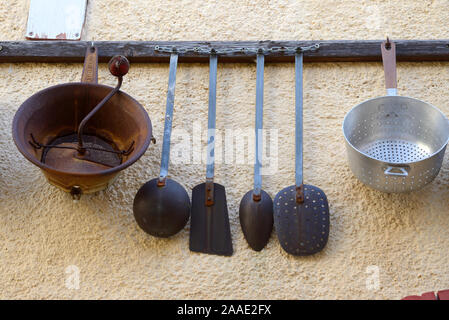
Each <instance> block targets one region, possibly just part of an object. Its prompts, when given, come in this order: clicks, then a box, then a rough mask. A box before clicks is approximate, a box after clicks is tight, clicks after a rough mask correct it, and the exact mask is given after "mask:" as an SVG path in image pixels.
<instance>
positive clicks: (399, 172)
mask: <svg viewBox="0 0 449 320" xmlns="http://www.w3.org/2000/svg"><path fill="white" fill-rule="evenodd" d="M407 169H408V167H397V166H388V167H387V169H385V171H384V174H385V175H387V176H399V177H407V176H408V171H407Z"/></svg>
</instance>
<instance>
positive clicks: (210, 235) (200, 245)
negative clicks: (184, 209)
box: [190, 52, 233, 256]
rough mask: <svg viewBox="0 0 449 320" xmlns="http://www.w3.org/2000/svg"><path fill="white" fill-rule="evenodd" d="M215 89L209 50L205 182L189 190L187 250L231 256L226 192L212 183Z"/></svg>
mask: <svg viewBox="0 0 449 320" xmlns="http://www.w3.org/2000/svg"><path fill="white" fill-rule="evenodd" d="M216 89H217V55H216V54H215V53H214V52H212V53H211V56H210V65H209V115H208V134H207V136H208V139H207V168H206V183H202V184H200V185H197V186H195V187H194V188H193V190H192V211H191V218H190V250H191V251H196V252H203V253H209V254H217V255H224V256H230V255H232V252H233V250H232V240H231V230H230V226H229V217H228V206H227V203H226V191H225V187H224V186H222V185H220V184H218V183H214V160H215V109H216Z"/></svg>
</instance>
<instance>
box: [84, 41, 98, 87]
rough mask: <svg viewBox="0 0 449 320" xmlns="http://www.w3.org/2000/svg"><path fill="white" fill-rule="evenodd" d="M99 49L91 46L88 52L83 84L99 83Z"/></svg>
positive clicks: (85, 59) (85, 60)
mask: <svg viewBox="0 0 449 320" xmlns="http://www.w3.org/2000/svg"><path fill="white" fill-rule="evenodd" d="M97 51H98V50H97V48H96V47H94V46H91V47H89V48H87V50H86V56H85V58H84V67H83V74H82V76H81V82H88V83H98V53H97Z"/></svg>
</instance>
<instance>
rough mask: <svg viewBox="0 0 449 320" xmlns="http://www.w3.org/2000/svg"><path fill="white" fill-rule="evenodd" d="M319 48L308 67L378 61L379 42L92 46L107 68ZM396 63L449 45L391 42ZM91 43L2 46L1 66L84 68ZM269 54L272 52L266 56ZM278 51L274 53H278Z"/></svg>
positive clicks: (436, 57)
mask: <svg viewBox="0 0 449 320" xmlns="http://www.w3.org/2000/svg"><path fill="white" fill-rule="evenodd" d="M317 43H318V44H319V45H320V48H319V49H318V50H316V51H307V52H305V53H304V60H305V61H306V62H336V61H351V62H361V61H381V52H380V43H381V41H380V40H360V41H350V40H338V41H319V40H317V41H211V42H207V41H95V42H94V44H95V46H96V47H97V48H98V54H99V60H100V61H101V62H107V61H108V60H109V59H110V58H111V57H112V56H113V55H117V54H122V55H125V56H127V57H128V58H129V60H130V61H131V62H145V63H147V62H168V61H169V56H170V53H169V52H161V51H158V50H155V48H156V47H157V46H159V47H160V48H161V47H162V48H164V47H165V48H167V47H172V46H175V47H177V48H183V47H189V48H191V49H192V48H201V49H200V50H199V52H198V51H196V52H195V51H193V50H189V51H188V52H181V53H180V54H179V61H180V62H207V61H208V54H207V53H206V49H207V50H208V49H210V48H214V49H217V50H219V51H220V50H221V51H223V50H225V49H227V50H229V49H230V48H234V49H236V48H247V49H251V50H246V51H241V52H235V51H234V52H224V53H222V54H219V60H220V62H250V61H253V60H254V58H255V53H254V50H256V49H258V48H261V49H263V50H264V51H265V52H266V58H265V60H266V61H267V62H292V61H293V60H294V59H293V56H294V53H293V52H292V51H291V50H290V51H287V52H283V51H282V50H279V48H281V47H286V48H295V47H299V46H300V47H305V46H311V45H314V44H317ZM395 43H396V53H397V60H398V61H449V40H395ZM90 44H91V42H90V41H0V48H1V50H0V62H82V61H83V59H84V54H85V50H86V47H87V46H89V45H90ZM270 49H274V50H272V51H270ZM276 49H277V50H276Z"/></svg>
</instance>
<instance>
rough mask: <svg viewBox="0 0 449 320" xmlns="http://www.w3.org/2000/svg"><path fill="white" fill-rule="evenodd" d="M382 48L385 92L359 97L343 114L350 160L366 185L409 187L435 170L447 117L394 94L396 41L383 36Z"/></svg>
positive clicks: (447, 134)
mask: <svg viewBox="0 0 449 320" xmlns="http://www.w3.org/2000/svg"><path fill="white" fill-rule="evenodd" d="M381 50H382V59H383V63H384V70H385V78H386V86H387V93H388V96H384V97H379V98H374V99H370V100H367V101H365V102H362V103H361V104H359V105H357V106H355V107H354V108H353V109H352V110H351V111H349V113H348V114H347V115H346V117H345V119H344V120H343V134H344V137H345V140H346V149H347V153H348V160H349V166H350V168H351V170H352V172H353V173H354V175H355V176H356V177H357V178H358V179H359V180H360V181H361V182H363V183H364V184H366V185H368V186H369V187H371V188H374V189H376V190H379V191H383V192H389V193H393V192H394V193H398V192H410V191H414V190H418V189H421V188H422V187H424V186H425V185H427V184H428V183H430V182H432V181H433V180H434V179H435V177H436V176H437V175H438V172H439V171H440V168H441V165H442V162H443V157H444V153H445V150H446V146H447V143H448V142H449V120H448V119H447V118H446V117H445V116H444V114H443V113H442V112H441V111H440V110H438V109H437V108H436V107H434V106H432V105H430V104H428V103H426V102H423V101H420V100H418V99H414V98H409V97H401V96H396V92H397V89H396V88H397V85H396V83H397V81H396V52H395V44H394V43H393V42H390V41H388V40H387V42H383V43H382V45H381Z"/></svg>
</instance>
